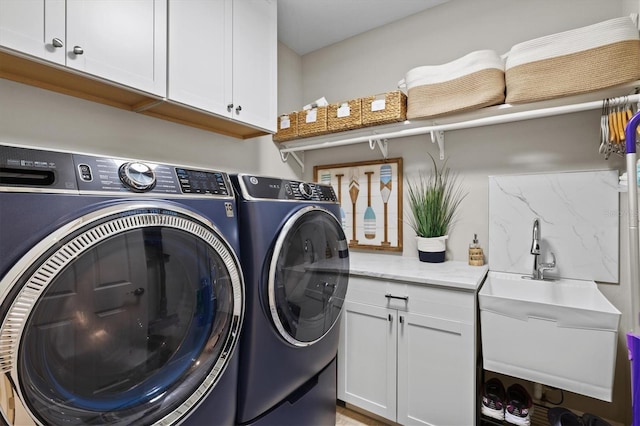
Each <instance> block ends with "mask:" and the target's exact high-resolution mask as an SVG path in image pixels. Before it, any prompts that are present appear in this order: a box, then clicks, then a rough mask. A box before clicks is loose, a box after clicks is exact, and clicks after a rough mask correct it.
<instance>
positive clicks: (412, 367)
mask: <svg viewBox="0 0 640 426" xmlns="http://www.w3.org/2000/svg"><path fill="white" fill-rule="evenodd" d="M398 322H399V324H398V326H399V331H398V420H397V421H398V423H401V424H405V425H409V424H425V425H440V426H446V425H472V424H475V401H476V396H475V389H476V388H475V374H476V371H475V362H474V354H475V349H474V345H475V343H474V342H475V341H474V332H473V325H472V324H467V323H464V322H458V321H453V320H446V319H441V318H437V317H432V316H426V315H417V314H412V313H404V312H400V313H399V318H398Z"/></svg>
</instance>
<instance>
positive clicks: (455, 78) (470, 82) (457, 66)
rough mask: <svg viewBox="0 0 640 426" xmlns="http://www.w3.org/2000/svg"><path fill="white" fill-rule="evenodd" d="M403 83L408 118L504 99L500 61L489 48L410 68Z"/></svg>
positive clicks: (435, 114)
mask: <svg viewBox="0 0 640 426" xmlns="http://www.w3.org/2000/svg"><path fill="white" fill-rule="evenodd" d="M404 83H405V84H406V87H407V92H408V96H407V118H408V119H410V120H411V119H414V118H426V117H436V116H441V115H446V114H451V113H456V112H462V111H468V110H474V109H479V108H482V107H486V106H490V105H496V104H500V103H502V102H503V101H504V62H503V60H502V59H501V58H500V56H499V55H498V54H497V53H496V52H494V51H492V50H478V51H476V52H472V53H469V54H468V55H466V56H463V57H462V58H459V59H456V60H455V61H452V62H449V63H446V64H443V65H435V66H423V67H417V68H413V69H412V70H410V71H409V72H407V74H406V77H405V79H404ZM401 84H403V83H402V82H401Z"/></svg>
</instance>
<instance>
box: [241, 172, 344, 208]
mask: <svg viewBox="0 0 640 426" xmlns="http://www.w3.org/2000/svg"><path fill="white" fill-rule="evenodd" d="M238 177H239V181H240V182H241V184H240V186H241V187H242V190H243V192H244V193H245V196H247V198H259V199H270V200H298V201H319V202H328V203H337V202H338V198H337V197H336V194H335V191H334V190H333V187H331V185H322V184H319V183H313V182H302V181H297V180H286V179H278V178H272V177H264V176H253V175H239V176H238Z"/></svg>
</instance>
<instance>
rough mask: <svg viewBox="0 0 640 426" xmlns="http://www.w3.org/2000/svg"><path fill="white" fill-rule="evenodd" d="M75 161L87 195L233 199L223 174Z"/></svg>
mask: <svg viewBox="0 0 640 426" xmlns="http://www.w3.org/2000/svg"><path fill="white" fill-rule="evenodd" d="M73 160H74V163H75V167H76V170H77V174H78V187H79V189H80V190H81V191H85V192H105V191H106V192H136V193H151V194H163V195H170V194H175V195H180V194H185V195H187V194H188V195H203V196H204V195H208V196H211V195H214V196H215V195H217V196H224V197H232V196H233V195H232V194H233V193H232V191H231V185H230V182H229V178H228V176H227V174H226V173H224V172H218V171H212V170H196V169H191V168H185V167H175V166H170V165H166V164H157V163H151V162H143V161H127V160H122V159H115V158H104V157H94V156H91V155H78V154H76V155H74V156H73Z"/></svg>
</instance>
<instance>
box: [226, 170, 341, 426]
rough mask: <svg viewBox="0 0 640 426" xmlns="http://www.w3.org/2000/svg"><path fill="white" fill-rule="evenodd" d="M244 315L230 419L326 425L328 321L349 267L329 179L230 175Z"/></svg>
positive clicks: (332, 323)
mask: <svg viewBox="0 0 640 426" xmlns="http://www.w3.org/2000/svg"><path fill="white" fill-rule="evenodd" d="M231 180H232V182H233V184H234V186H235V188H236V192H237V200H238V215H239V225H240V259H241V264H242V268H243V271H244V273H245V279H246V289H247V298H246V302H247V311H246V312H247V313H246V317H245V322H244V325H243V329H242V336H241V343H240V371H239V378H238V392H239V393H238V416H237V422H238V424H264V425H275V424H278V425H287V424H291V425H300V424H334V423H335V415H336V414H335V413H336V412H335V409H336V405H335V403H336V382H335V377H336V370H335V365H336V364H335V357H336V354H337V349H338V339H339V327H338V326H337V323H338V320H339V316H340V313H341V311H342V305H343V303H344V297H345V295H346V292H347V283H348V274H349V251H348V245H347V240H346V237H345V235H344V232H343V230H342V226H341V224H340V221H339V218H340V206H339V204H338V202H337V197H336V195H335V193H334V191H333V189H332V187H331V186H328V185H320V184H315V183H306V182H299V181H292V180H282V179H278V178H269V177H261V176H253V175H243V174H239V175H231Z"/></svg>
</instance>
